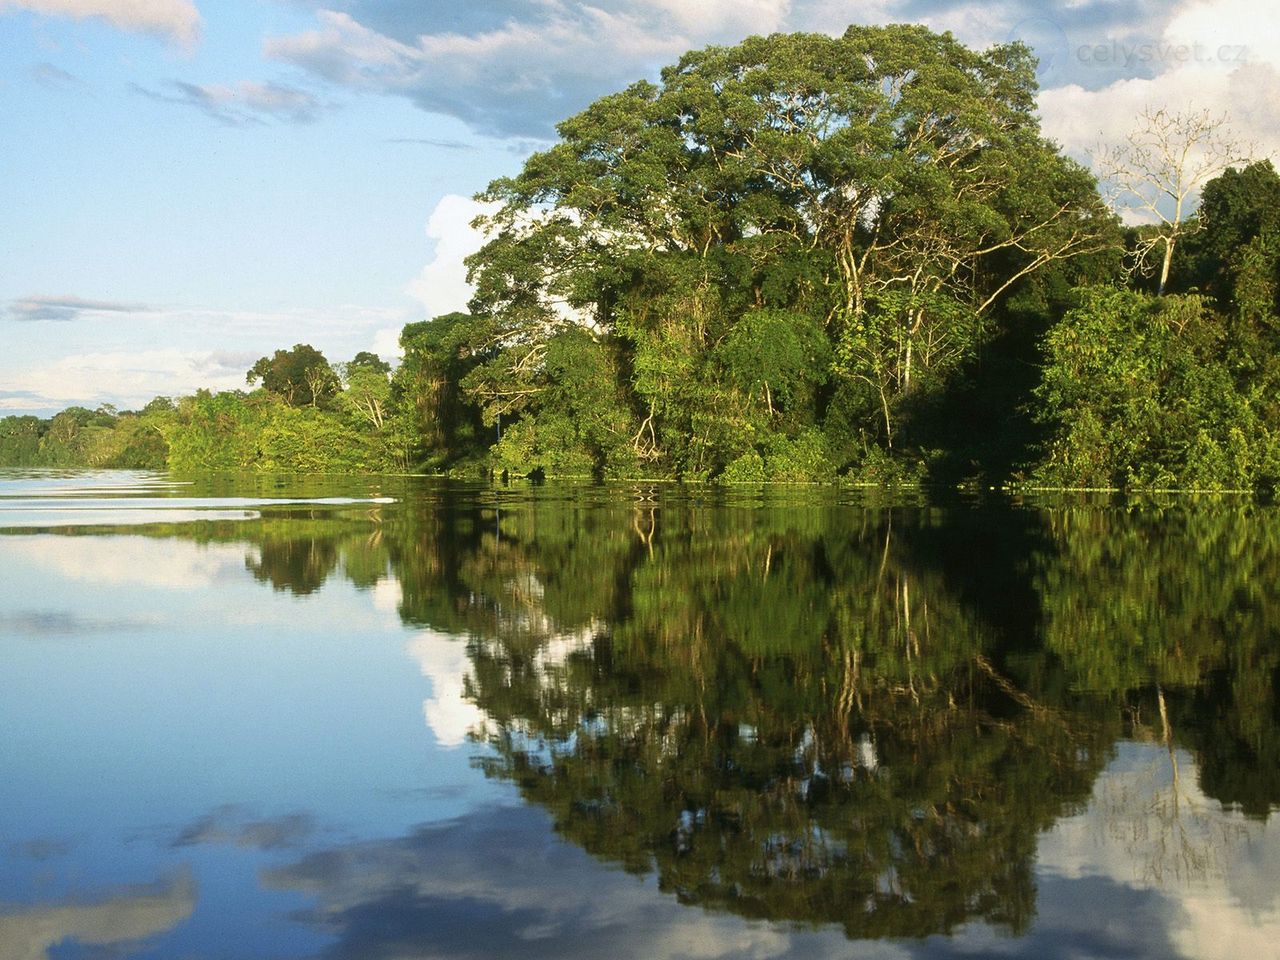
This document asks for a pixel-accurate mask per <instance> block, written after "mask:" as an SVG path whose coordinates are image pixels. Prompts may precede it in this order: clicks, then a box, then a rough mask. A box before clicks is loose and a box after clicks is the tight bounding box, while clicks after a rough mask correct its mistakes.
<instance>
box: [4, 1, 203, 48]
mask: <svg viewBox="0 0 1280 960" xmlns="http://www.w3.org/2000/svg"><path fill="white" fill-rule="evenodd" d="M13 10H29V11H31V12H32V13H39V14H43V15H45V16H51V17H71V18H73V19H75V20H85V19H89V18H94V19H98V20H105V21H106V22H107V23H109V24H111V25H112V26H113V27H118V28H119V29H121V30H129V31H133V32H137V33H151V34H155V35H157V36H161V37H165V38H166V39H170V40H176V41H177V42H179V43H183V44H187V45H190V44H193V43H195V42H196V40H198V39H199V37H200V13H199V11H197V10H196V6H195V4H194V3H192V2H191V0H0V13H7V12H10V11H13Z"/></svg>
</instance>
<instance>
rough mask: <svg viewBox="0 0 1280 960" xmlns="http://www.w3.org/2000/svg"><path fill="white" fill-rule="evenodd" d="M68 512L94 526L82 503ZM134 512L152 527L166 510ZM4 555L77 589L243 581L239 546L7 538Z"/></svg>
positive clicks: (188, 587)
mask: <svg viewBox="0 0 1280 960" xmlns="http://www.w3.org/2000/svg"><path fill="white" fill-rule="evenodd" d="M105 502H106V503H111V502H112V501H105ZM114 502H115V503H117V504H118V503H119V501H114ZM175 502H177V501H175ZM67 509H68V510H79V511H81V512H80V513H78V514H77V516H78V517H79V519H80V520H81V522H91V521H92V510H91V509H88V508H87V507H86V506H85V501H83V500H80V501H76V500H69V501H68V503H67ZM137 512H139V513H144V512H145V515H146V516H145V519H147V520H151V521H157V520H164V519H165V514H166V511H164V510H155V511H151V510H146V511H141V510H140V511H137ZM175 515H176V511H175ZM182 519H186V516H185V515H184V516H183V517H182ZM4 555H5V557H6V558H12V559H13V560H14V562H16V563H20V564H21V565H23V566H30V567H36V568H39V569H43V570H47V571H49V572H51V573H54V574H56V575H57V576H58V577H60V578H62V579H63V580H72V581H75V582H77V583H89V584H95V585H110V586H126V585H130V586H143V587H148V588H159V589H165V590H181V591H194V590H207V589H209V588H211V587H213V586H215V585H217V584H220V583H227V582H230V581H233V580H242V579H244V568H245V548H244V547H243V546H242V545H240V544H205V545H198V544H193V543H189V542H187V541H184V540H163V541H157V540H154V539H151V538H149V537H121V536H117V537H58V536H47V537H44V536H40V537H10V538H8V539H7V540H6V541H5V544H4Z"/></svg>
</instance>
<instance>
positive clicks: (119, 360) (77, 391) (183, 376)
mask: <svg viewBox="0 0 1280 960" xmlns="http://www.w3.org/2000/svg"><path fill="white" fill-rule="evenodd" d="M246 369H247V366H243V365H238V364H237V365H235V366H234V367H233V366H230V365H229V361H228V359H227V358H226V356H225V354H221V353H219V352H218V351H210V350H182V349H178V348H176V347H165V348H156V349H152V350H130V351H123V350H122V351H115V352H102V353H77V354H71V355H69V356H65V357H62V358H60V359H58V360H54V361H51V362H49V363H48V364H42V365H41V366H39V367H36V368H34V369H28V370H25V371H20V372H18V373H16V374H13V375H11V376H10V377H9V378H8V381H9V385H10V386H11V387H12V388H13V389H15V390H19V391H26V392H28V393H30V394H32V395H34V396H36V397H38V398H40V401H41V402H40V403H39V404H37V403H34V402H32V403H31V404H30V406H29V409H35V408H36V407H37V406H50V405H53V406H57V405H59V404H61V405H64V406H65V405H68V404H71V403H82V404H89V405H92V406H96V405H97V404H99V403H114V404H116V405H117V406H122V407H139V406H142V405H143V404H145V403H147V401H149V400H150V399H151V398H152V397H156V396H180V395H183V394H189V393H194V392H195V391H196V390H197V389H198V388H200V387H207V388H208V389H210V390H234V389H244V388H245V381H244V376H245V370H246ZM43 401H48V402H47V403H45V402H43Z"/></svg>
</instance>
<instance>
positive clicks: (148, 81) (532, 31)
mask: <svg viewBox="0 0 1280 960" xmlns="http://www.w3.org/2000/svg"><path fill="white" fill-rule="evenodd" d="M894 21H916V22H923V23H926V24H928V25H930V26H932V27H934V28H936V29H950V30H952V31H953V32H955V33H956V34H957V36H959V37H960V39H962V40H964V41H965V42H967V43H970V44H972V45H975V46H985V45H987V44H990V43H995V42H1002V41H1006V40H1009V39H1022V40H1025V41H1027V42H1029V43H1031V44H1032V45H1033V46H1034V47H1035V48H1036V50H1037V52H1038V53H1039V54H1040V55H1041V58H1042V61H1043V65H1042V70H1041V81H1042V87H1043V92H1042V95H1041V101H1040V103H1041V113H1042V117H1043V120H1044V125H1045V129H1046V132H1047V133H1049V134H1050V135H1052V136H1054V137H1055V138H1056V139H1058V140H1059V141H1060V142H1061V143H1063V145H1064V146H1065V147H1066V148H1067V149H1068V150H1070V151H1071V152H1073V153H1075V154H1076V155H1078V156H1081V157H1084V156H1085V152H1084V151H1085V150H1086V149H1087V148H1088V147H1089V146H1091V145H1094V144H1096V143H1098V142H1100V141H1102V142H1106V141H1109V140H1115V139H1117V138H1119V137H1120V136H1122V135H1123V134H1124V133H1125V132H1127V131H1128V130H1129V129H1130V128H1131V127H1132V120H1133V118H1134V117H1135V116H1136V115H1137V113H1138V112H1139V111H1140V110H1141V109H1142V108H1143V107H1145V106H1148V105H1154V106H1170V107H1172V108H1174V109H1190V108H1194V109H1201V108H1204V109H1210V110H1213V111H1215V112H1218V111H1229V112H1230V114H1231V119H1232V124H1233V127H1234V128H1235V129H1236V132H1237V133H1238V134H1239V135H1240V136H1242V137H1244V138H1246V139H1249V140H1251V141H1253V142H1254V143H1255V144H1256V145H1257V147H1258V150H1259V151H1260V153H1261V154H1263V155H1267V154H1273V153H1274V152H1275V150H1276V147H1277V146H1278V145H1280V136H1278V131H1280V72H1278V70H1277V68H1278V67H1280V12H1277V10H1276V9H1275V5H1274V4H1273V3H1272V2H1271V0H1165V2H1157V0H1136V2H1135V0H1124V2H1122V0H1075V2H1072V3H1066V4H1061V5H1058V6H1057V8H1056V9H1054V10H1053V12H1052V14H1049V13H1047V12H1046V8H1045V5H1043V4H1037V3H1034V2H1032V0H985V2H971V0H960V2H953V0H859V2H844V0H700V2H696V3H695V2H692V0H629V2H624V0H593V2H589V3H588V2H582V0H487V2H486V0H473V2H461V0H459V2H433V0H417V2H414V0H329V2H320V3H313V2H308V0H216V2H215V0H0V413H17V412H36V413H47V412H50V411H52V410H56V409H60V408H62V407H64V406H67V405H68V404H71V403H81V404H85V405H87V406H96V405H98V404H99V403H104V402H109V403H114V404H116V405H118V406H121V407H130V406H137V405H140V404H142V403H145V402H146V400H147V399H149V398H150V397H152V396H155V395H156V394H170V395H172V394H182V393H187V392H190V391H191V390H193V389H195V388H196V387H197V386H201V385H204V386H209V387H214V388H230V387H235V386H240V385H242V384H243V378H244V371H245V370H246V369H247V368H248V366H250V365H251V364H252V362H253V360H254V359H255V358H256V357H258V356H261V355H262V354H264V353H268V352H270V351H271V350H274V349H276V348H279V347H287V346H290V345H291V344H293V343H296V342H308V343H311V344H313V345H315V346H316V347H318V348H319V349H321V350H323V351H324V352H325V353H326V355H327V356H329V358H330V359H331V360H341V359H346V358H349V357H350V356H352V355H353V354H354V353H356V352H357V351H359V350H365V349H376V350H378V351H379V352H381V353H383V354H384V355H388V354H390V353H392V352H393V351H394V349H395V338H396V334H397V332H398V331H399V328H400V327H401V326H402V325H403V324H404V323H406V322H409V321H413V320H418V319H422V318H424V317H426V316H431V315H434V314H438V313H442V312H446V311H448V310H451V309H456V308H458V307H460V306H462V304H463V303H464V302H465V299H466V287H465V283H464V278H463V274H462V269H461V266H460V260H461V257H462V256H464V255H465V254H466V253H467V252H469V250H471V249H473V248H474V246H475V245H476V244H477V242H478V238H477V237H476V236H475V235H474V234H473V233H472V232H471V231H470V230H469V228H468V226H467V223H468V221H469V220H470V218H471V217H472V216H473V215H474V213H475V212H476V207H475V205H474V204H473V202H472V201H470V199H469V198H470V197H471V196H472V195H473V194H475V193H476V192H477V191H479V190H481V189H483V187H484V186H485V185H486V184H487V183H488V182H489V181H490V180H491V179H493V178H494V177H497V176H502V175H506V174H510V173H514V172H515V171H517V170H518V169H519V166H520V164H521V162H522V160H523V158H524V157H526V156H527V155H528V154H529V153H530V152H531V151H532V150H534V149H537V148H538V147H539V146H542V145H545V144H546V143H547V142H548V140H549V138H551V137H553V136H554V124H555V123H556V121H558V120H559V119H562V118H563V117H565V116H568V115H570V114H572V113H573V112H574V111H576V110H577V109H580V108H581V107H582V106H585V105H586V104H587V103H589V102H590V101H591V100H592V99H594V98H595V97H598V96H600V95H602V94H604V93H607V92H609V91H611V90H615V89H618V88H620V87H621V86H623V85H625V84H627V83H629V82H631V81H633V80H635V79H637V78H640V77H645V76H654V75H655V74H656V72H657V70H658V69H659V68H660V67H661V66H662V65H663V64H665V63H669V62H672V61H673V60H674V59H675V58H676V57H678V56H679V54H680V53H681V52H683V51H684V50H686V49H688V48H690V47H695V46H702V45H705V44H708V43H731V42H735V41H737V40H740V39H741V38H742V37H744V36H747V35H749V34H752V33H768V32H773V31H777V30H795V29H804V30H821V31H826V32H831V33H839V32H841V31H842V30H843V29H844V27H845V26H846V25H847V24H849V23H851V22H860V23H888V22H894Z"/></svg>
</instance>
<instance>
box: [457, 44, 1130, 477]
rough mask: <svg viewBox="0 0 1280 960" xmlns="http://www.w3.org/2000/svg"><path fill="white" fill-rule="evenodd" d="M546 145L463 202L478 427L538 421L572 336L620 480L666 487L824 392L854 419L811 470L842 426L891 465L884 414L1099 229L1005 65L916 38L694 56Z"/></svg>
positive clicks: (805, 414)
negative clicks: (597, 365)
mask: <svg viewBox="0 0 1280 960" xmlns="http://www.w3.org/2000/svg"><path fill="white" fill-rule="evenodd" d="M560 134H561V140H560V141H559V142H558V143H557V144H556V145H554V146H553V147H552V148H550V149H549V150H546V151H544V152H542V153H539V154H536V155H534V156H533V157H531V158H530V160H529V161H528V162H527V163H526V165H525V168H524V170H523V171H522V172H521V173H520V174H519V176H517V177H514V178H510V179H503V180H499V181H496V182H494V183H493V184H492V185H491V186H490V188H489V190H488V192H487V193H486V194H485V198H486V199H489V200H494V201H497V202H499V203H500V204H501V208H500V209H499V211H498V212H497V213H496V214H494V215H493V216H491V217H489V218H488V219H487V226H488V227H489V228H490V236H491V239H490V241H489V242H488V244H487V245H486V246H485V247H484V248H483V249H482V250H481V251H480V252H479V253H478V254H477V255H476V256H475V257H474V258H472V260H471V261H470V263H471V267H472V270H473V276H474V278H475V281H476V297H475V300H474V301H473V303H472V310H473V313H474V314H475V315H476V317H477V318H478V319H477V320H476V321H475V324H474V327H473V334H472V336H471V337H470V338H469V341H468V342H469V343H470V345H471V348H472V353H473V356H475V357H477V359H478V366H477V367H476V369H475V370H473V371H472V372H471V373H470V374H468V376H467V378H466V381H465V383H464V389H465V390H466V391H467V393H468V394H469V396H470V397H471V398H472V399H473V400H474V401H475V402H476V403H478V404H479V405H480V406H481V407H482V408H483V409H484V411H485V417H486V422H488V423H491V424H496V422H497V420H498V418H499V417H502V418H505V419H511V418H514V417H515V416H521V417H525V416H533V417H534V418H535V419H538V420H539V422H541V419H542V418H543V416H544V414H542V413H535V412H534V409H535V407H538V406H539V404H545V403H546V400H545V398H544V397H543V393H544V392H545V390H546V389H547V383H546V382H545V378H546V371H545V369H544V362H545V359H546V350H547V348H548V344H549V343H550V342H552V341H553V340H554V339H555V338H557V337H559V336H561V335H562V334H563V333H564V332H565V331H566V330H567V329H572V328H578V329H587V330H590V331H591V332H592V337H593V338H594V339H595V340H596V341H597V342H599V343H601V344H602V346H608V347H609V348H610V350H611V351H612V352H613V353H614V354H616V356H617V358H618V360H617V364H616V368H617V370H618V371H619V372H620V374H621V378H620V379H619V381H618V386H619V387H620V388H621V389H622V390H623V396H622V397H621V398H620V403H619V404H618V406H619V407H620V408H628V409H630V410H632V411H633V412H634V415H635V417H636V418H638V420H636V421H634V422H635V428H636V430H635V432H634V433H633V434H632V439H631V448H632V454H631V455H632V457H633V458H634V459H636V460H638V461H640V462H641V463H643V464H647V465H650V469H657V470H658V471H659V472H661V471H664V470H665V471H670V472H674V473H676V474H678V475H680V476H683V477H688V478H702V477H709V476H714V475H717V474H721V473H728V475H730V476H736V475H738V474H740V473H742V472H743V471H746V473H743V475H744V476H746V475H747V474H750V473H752V468H751V464H753V463H754V461H753V459H752V456H751V452H752V451H755V453H756V454H757V455H758V456H759V457H761V458H762V459H766V460H767V459H768V454H767V452H766V451H764V450H763V449H757V448H758V447H762V445H765V444H767V443H769V442H771V441H770V439H769V438H771V437H773V436H774V435H777V434H782V435H785V436H787V437H790V438H793V439H794V438H795V437H796V436H797V435H798V434H799V433H801V432H802V431H805V430H810V429H815V428H817V429H821V428H823V427H824V419H825V417H826V415H827V409H828V400H829V399H830V393H831V392H832V391H834V392H835V393H837V394H839V393H840V391H841V389H842V388H845V394H846V396H847V395H848V394H849V392H850V390H853V391H862V392H864V393H865V392H868V391H869V394H870V397H869V399H870V400H871V401H872V402H870V403H867V402H863V400H859V402H858V403H856V404H843V405H841V407H840V408H839V411H838V417H839V418H840V424H839V426H838V427H837V429H836V430H835V431H834V433H832V431H824V432H826V433H827V435H828V436H834V437H836V439H837V442H836V443H835V444H834V446H833V447H831V451H832V452H834V453H835V454H836V456H838V457H844V456H849V455H850V454H851V453H853V451H852V450H851V449H850V447H851V443H850V441H851V440H852V436H851V435H850V434H851V432H852V431H851V428H852V429H853V430H856V432H857V438H858V442H859V443H860V445H861V446H862V447H864V448H865V446H866V445H867V443H868V442H873V443H883V444H890V445H891V444H892V442H893V438H894V432H895V429H896V424H897V420H898V418H899V417H900V416H901V415H902V414H903V410H902V409H901V408H902V406H903V404H902V399H903V398H904V397H905V396H906V395H907V394H908V393H911V392H928V391H934V390H937V389H939V388H940V387H941V385H942V384H943V383H944V382H945V381H946V379H947V377H948V376H949V375H950V373H951V372H952V371H954V370H955V369H956V368H957V367H958V366H959V364H960V363H961V362H962V361H964V360H965V359H967V358H970V357H972V356H973V355H974V354H975V351H976V349H977V347H978V345H979V344H980V343H981V342H982V339H983V336H984V334H985V332H986V331H987V329H988V318H989V317H990V316H991V315H992V314H993V313H994V312H995V308H996V307H998V305H999V304H1000V303H1001V302H1002V298H1003V297H1004V296H1005V294H1006V292H1007V291H1011V290H1014V289H1016V288H1017V286H1018V285H1019V284H1020V283H1021V282H1023V280H1024V278H1027V277H1030V276H1032V275H1034V274H1035V273H1037V272H1038V271H1040V270H1042V269H1044V268H1045V267H1046V266H1048V265H1051V264H1055V263H1059V262H1061V261H1063V260H1066V259H1069V258H1072V257H1077V256H1084V255H1087V254H1090V253H1093V252H1096V251H1097V250H1099V249H1100V248H1101V247H1103V246H1105V244H1106V243H1107V242H1108V235H1107V231H1108V230H1109V229H1110V228H1111V221H1110V219H1109V218H1108V216H1107V215H1106V214H1105V213H1104V212H1103V210H1102V207H1101V205H1100V202H1099V200H1098V197H1097V195H1096V192H1095V190H1094V185H1093V182H1092V180H1091V178H1090V177H1089V175H1088V174H1087V173H1086V172H1085V171H1084V170H1082V169H1081V168H1079V167H1078V166H1076V165H1075V164H1073V163H1071V162H1070V161H1068V160H1066V159H1064V158H1063V157H1062V156H1061V155H1060V154H1059V153H1058V152H1057V150H1056V148H1055V147H1054V146H1053V145H1052V144H1050V143H1048V142H1047V141H1045V140H1043V139H1042V138H1041V137H1040V136H1039V131H1038V127H1037V122H1036V119H1035V115H1034V71H1033V62H1032V60H1031V58H1030V56H1029V54H1028V52H1027V51H1026V49H1025V48H1023V47H1021V46H1018V45H1011V46H1005V47H996V48H993V49H992V50H990V51H987V52H986V53H983V54H979V53H974V52H973V51H969V50H967V49H965V48H964V47H963V46H961V45H960V44H958V43H957V42H956V41H955V40H954V39H953V38H952V37H950V35H938V34H933V33H931V32H929V31H928V30H926V29H924V28H922V27H911V26H894V27H884V28H863V27H851V28H850V29H849V30H848V31H847V32H846V34H845V35H844V36H843V37H841V38H830V37H825V36H819V35H811V34H792V35H775V36H771V37H767V38H761V37H756V38H751V39H749V40H747V41H745V42H743V43H742V44H739V45H737V46H734V47H710V48H707V49H705V50H700V51H693V52H690V53H688V54H686V55H685V56H684V57H683V58H681V60H680V61H679V62H678V63H677V64H675V65H673V66H671V67H669V68H667V69H666V70H664V71H663V73H662V82H661V84H660V85H654V84H651V83H638V84H635V85H634V86H632V87H630V88H628V89H627V90H625V91H623V92H621V93H618V94H614V95H612V96H608V97H604V98H602V99H601V100H598V101H597V102H596V103H594V104H592V105H591V106H590V107H588V108H587V110H585V111H584V112H583V113H581V114H579V115H578V116H576V117H572V118H570V119H569V120H566V121H565V122H564V123H563V124H561V126H560ZM833 360H835V361H836V362H835V364H834V372H835V374H836V382H834V383H831V382H830V381H831V374H832V370H833V367H832V361H833ZM854 410H856V411H857V415H858V417H859V418H860V419H859V423H858V424H857V426H856V427H853V425H852V424H850V423H849V422H848V420H849V415H850V414H851V413H852V412H853V411H854ZM538 429H542V428H538ZM536 432H537V430H533V432H530V429H526V430H525V431H523V432H522V433H520V434H518V435H517V437H516V438H513V439H512V440H511V442H510V444H509V448H510V449H509V450H508V451H507V452H506V453H504V455H503V456H504V462H505V461H512V462H514V460H515V459H520V458H521V457H524V456H526V455H528V453H529V451H531V450H533V449H534V448H535V447H537V446H538V444H539V441H537V439H536V437H535V436H534V434H535V433H536ZM544 432H545V431H544ZM552 432H555V433H557V435H559V434H560V433H563V431H556V430H553V431H552ZM517 439H518V440H519V442H518V443H517ZM531 444H532V445H533V446H530V445H531ZM589 445H590V444H589ZM543 446H544V447H545V444H543ZM595 446H596V447H597V448H598V447H599V444H598V443H597V444H595ZM517 447H518V448H519V454H520V456H519V457H515V456H514V451H515V449H516V448H517ZM508 454H511V455H508ZM593 456H595V459H596V462H597V463H599V462H600V456H599V455H598V453H597V454H593ZM605 458H606V459H608V455H607V454H606V456H605ZM744 458H745V459H744ZM848 462H849V460H848V459H841V460H840V462H837V463H836V464H835V466H837V467H840V466H844V465H846V464H847V463H848ZM734 464H737V466H733V465H734ZM731 466H732V469H729V468H730V467H731ZM767 472H768V471H766V473H767ZM793 472H794V471H793V470H792V468H790V467H788V468H786V469H783V470H782V471H781V473H782V474H787V475H790V474H791V473H793ZM800 472H802V473H803V472H806V471H804V470H801V471H800ZM820 472H825V468H824V469H823V470H822V471H820Z"/></svg>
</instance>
